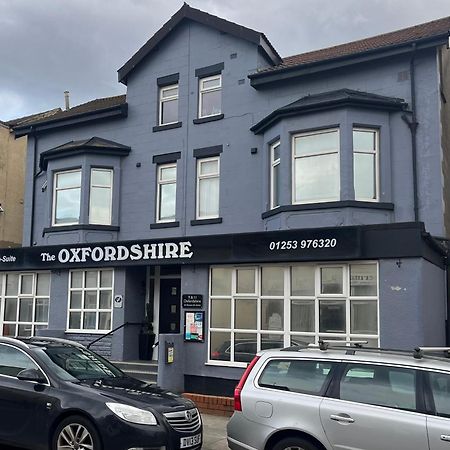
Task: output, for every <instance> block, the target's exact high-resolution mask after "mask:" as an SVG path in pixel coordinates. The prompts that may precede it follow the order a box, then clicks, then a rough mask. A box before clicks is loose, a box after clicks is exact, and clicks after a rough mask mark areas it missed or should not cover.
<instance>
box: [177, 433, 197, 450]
mask: <svg viewBox="0 0 450 450" xmlns="http://www.w3.org/2000/svg"><path fill="white" fill-rule="evenodd" d="M200 442H202V435H201V433H200V434H196V435H195V436H189V437H184V438H181V439H180V448H188V447H192V446H193V445H197V444H200Z"/></svg>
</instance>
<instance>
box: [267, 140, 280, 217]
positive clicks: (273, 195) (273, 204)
mask: <svg viewBox="0 0 450 450" xmlns="http://www.w3.org/2000/svg"><path fill="white" fill-rule="evenodd" d="M280 182H281V174H280V141H278V142H275V143H274V144H272V145H271V146H270V208H271V209H273V208H277V207H278V206H280V194H281V188H280Z"/></svg>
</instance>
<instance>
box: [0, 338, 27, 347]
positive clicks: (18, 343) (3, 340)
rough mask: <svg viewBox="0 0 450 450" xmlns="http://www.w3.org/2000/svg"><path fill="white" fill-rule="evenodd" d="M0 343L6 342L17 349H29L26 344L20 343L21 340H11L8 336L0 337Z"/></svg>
mask: <svg viewBox="0 0 450 450" xmlns="http://www.w3.org/2000/svg"><path fill="white" fill-rule="evenodd" d="M0 341H1V342H6V343H8V342H9V343H11V344H15V345H18V346H19V347H22V348H30V347H29V346H28V345H27V343H26V342H23V341H21V340H19V339H16V338H12V337H8V336H1V337H0Z"/></svg>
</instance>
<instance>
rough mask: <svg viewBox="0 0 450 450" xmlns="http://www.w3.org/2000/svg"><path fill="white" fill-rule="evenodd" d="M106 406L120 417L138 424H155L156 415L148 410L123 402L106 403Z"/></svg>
mask: <svg viewBox="0 0 450 450" xmlns="http://www.w3.org/2000/svg"><path fill="white" fill-rule="evenodd" d="M106 406H107V407H108V408H109V409H110V410H111V411H112V412H113V413H114V414H115V415H116V416H118V417H120V418H121V419H123V420H125V421H127V422H131V423H137V424H140V425H157V424H158V423H157V421H156V417H155V416H154V414H153V413H151V412H150V411H146V410H145V409H139V408H135V407H134V406H129V405H124V404H123V403H106Z"/></svg>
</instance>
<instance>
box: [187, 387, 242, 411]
mask: <svg viewBox="0 0 450 450" xmlns="http://www.w3.org/2000/svg"><path fill="white" fill-rule="evenodd" d="M183 396H184V397H186V398H188V399H190V400H192V401H193V402H195V404H196V405H197V407H198V409H199V410H200V412H202V413H204V414H214V415H216V416H226V417H230V416H231V415H232V414H233V411H234V399H233V398H232V397H217V396H215V395H202V394H191V393H188V392H185V393H184V394H183Z"/></svg>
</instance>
